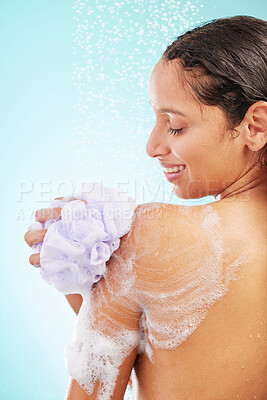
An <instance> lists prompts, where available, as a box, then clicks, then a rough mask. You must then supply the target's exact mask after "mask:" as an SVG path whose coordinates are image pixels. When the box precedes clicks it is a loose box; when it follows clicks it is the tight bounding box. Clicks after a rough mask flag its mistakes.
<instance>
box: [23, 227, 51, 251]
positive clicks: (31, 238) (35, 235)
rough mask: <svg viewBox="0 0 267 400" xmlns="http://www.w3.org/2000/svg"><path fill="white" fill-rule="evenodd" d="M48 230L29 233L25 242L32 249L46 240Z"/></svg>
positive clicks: (25, 237)
mask: <svg viewBox="0 0 267 400" xmlns="http://www.w3.org/2000/svg"><path fill="white" fill-rule="evenodd" d="M46 232H47V229H36V230H33V231H27V232H26V233H25V235H24V240H25V242H26V243H27V244H28V245H29V246H30V247H31V246H32V245H33V244H37V243H40V242H42V241H43V240H44V236H45V234H46Z"/></svg>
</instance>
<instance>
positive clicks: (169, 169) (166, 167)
mask: <svg viewBox="0 0 267 400" xmlns="http://www.w3.org/2000/svg"><path fill="white" fill-rule="evenodd" d="M160 165H161V166H162V167H163V171H164V172H165V173H167V174H169V173H174V172H176V173H177V172H181V171H183V170H184V169H185V165H183V164H179V165H177V164H162V163H160Z"/></svg>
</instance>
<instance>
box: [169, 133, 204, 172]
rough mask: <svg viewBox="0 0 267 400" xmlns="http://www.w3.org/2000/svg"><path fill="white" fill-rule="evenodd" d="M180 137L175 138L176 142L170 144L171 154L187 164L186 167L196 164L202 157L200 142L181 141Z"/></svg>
mask: <svg viewBox="0 0 267 400" xmlns="http://www.w3.org/2000/svg"><path fill="white" fill-rule="evenodd" d="M181 139H182V138H177V142H176V143H173V144H172V152H173V154H174V155H175V156H176V158H177V159H178V160H180V161H183V162H184V163H185V164H187V165H188V167H190V166H193V165H198V164H199V162H200V160H201V158H202V159H203V152H202V151H203V149H202V148H201V144H198V143H192V142H191V141H182V140H181Z"/></svg>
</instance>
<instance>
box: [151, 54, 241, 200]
mask: <svg viewBox="0 0 267 400" xmlns="http://www.w3.org/2000/svg"><path fill="white" fill-rule="evenodd" d="M178 68H179V67H178V66H177V63H176V64H175V63H170V62H169V63H168V64H167V63H165V62H163V61H161V60H160V61H159V62H158V63H157V64H156V66H155V67H154V69H153V71H152V74H151V77H150V81H149V97H150V103H151V106H152V108H153V110H154V113H155V116H156V122H155V126H154V128H153V130H152V132H151V134H150V137H149V140H148V142H147V145H146V151H147V154H148V155H149V156H150V157H157V158H158V160H159V162H160V163H162V164H163V166H164V164H175V165H177V167H178V168H179V167H180V166H181V165H182V168H184V169H183V170H182V171H181V172H179V173H176V174H174V175H171V173H168V174H165V176H166V177H167V179H168V180H169V181H170V182H171V183H172V184H173V185H174V188H173V191H174V193H175V194H176V195H177V196H178V197H180V198H184V199H187V198H199V197H204V196H207V195H215V196H216V195H217V194H219V193H220V192H221V191H222V190H223V189H224V188H225V187H227V186H228V185H229V184H230V183H232V182H233V181H235V180H237V179H238V178H239V177H240V176H241V174H242V172H243V171H244V169H245V168H246V164H247V159H246V157H245V152H244V147H243V145H242V141H241V138H240V137H237V138H236V139H232V138H231V134H230V132H229V130H228V129H227V125H226V117H225V114H224V112H223V111H222V110H221V109H220V108H219V107H217V106H206V105H204V104H201V105H200V103H199V102H197V101H196V100H195V99H194V98H193V95H192V89H190V88H189V87H188V86H187V84H186V83H185V84H184V85H183V84H182V79H183V78H182V74H181V73H179V69H178ZM238 128H239V127H238Z"/></svg>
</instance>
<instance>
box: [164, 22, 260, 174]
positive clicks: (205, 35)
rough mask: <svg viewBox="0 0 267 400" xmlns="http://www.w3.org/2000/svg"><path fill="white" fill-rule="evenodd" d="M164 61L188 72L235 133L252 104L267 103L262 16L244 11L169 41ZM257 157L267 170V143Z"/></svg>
mask: <svg viewBox="0 0 267 400" xmlns="http://www.w3.org/2000/svg"><path fill="white" fill-rule="evenodd" d="M162 60H163V61H167V62H168V61H172V60H177V61H178V63H179V65H181V66H182V67H183V69H184V70H185V71H190V75H191V77H193V79H189V81H188V83H189V84H190V86H191V88H192V89H193V93H194V94H195V95H196V97H197V99H198V100H199V101H200V102H201V103H203V104H206V105H214V106H219V107H220V108H221V109H222V110H223V111H224V112H225V114H226V117H227V122H228V125H229V128H231V129H232V130H233V131H234V128H235V127H236V126H238V125H239V124H240V122H241V121H242V120H243V118H244V116H245V114H246V112H247V110H248V108H249V107H250V106H251V105H252V104H253V103H255V102H257V101H260V100H263V101H267V22H266V21H263V20H261V19H257V18H254V17H249V16H244V15H240V16H235V17H229V18H220V19H215V20H212V21H209V22H206V23H204V24H201V25H200V26H198V27H196V28H194V29H192V30H190V31H188V32H186V33H184V34H183V35H181V36H179V37H178V38H177V39H176V40H175V41H174V42H173V43H172V44H171V45H169V46H168V47H167V49H166V50H165V52H164V53H163V55H162ZM199 77H200V79H195V78H199ZM259 161H260V162H261V163H262V165H263V166H264V167H265V168H267V145H265V146H264V148H263V149H262V150H261V151H260V152H259Z"/></svg>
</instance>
